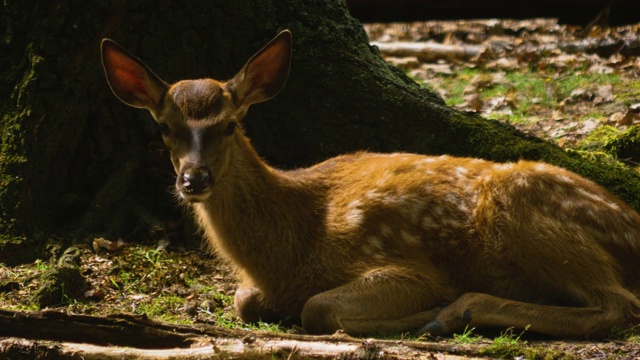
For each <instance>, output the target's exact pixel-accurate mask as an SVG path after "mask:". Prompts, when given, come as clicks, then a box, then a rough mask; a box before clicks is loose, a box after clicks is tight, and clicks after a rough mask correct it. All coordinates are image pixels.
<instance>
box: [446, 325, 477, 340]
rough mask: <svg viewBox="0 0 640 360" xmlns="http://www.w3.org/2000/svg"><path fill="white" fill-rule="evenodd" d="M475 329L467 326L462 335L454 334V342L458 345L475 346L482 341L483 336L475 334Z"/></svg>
mask: <svg viewBox="0 0 640 360" xmlns="http://www.w3.org/2000/svg"><path fill="white" fill-rule="evenodd" d="M475 329H476V328H469V326H468V325H467V326H465V327H464V331H463V332H462V334H453V341H454V342H455V343H458V344H473V343H476V342H478V341H480V340H482V339H483V338H482V336H480V335H476V334H474V333H473V331H474V330H475Z"/></svg>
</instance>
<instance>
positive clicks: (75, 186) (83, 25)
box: [0, 0, 640, 263]
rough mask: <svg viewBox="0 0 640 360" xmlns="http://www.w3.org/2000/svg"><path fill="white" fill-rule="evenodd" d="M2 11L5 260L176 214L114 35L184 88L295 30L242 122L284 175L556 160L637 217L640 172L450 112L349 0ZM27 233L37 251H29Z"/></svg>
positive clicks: (0, 167)
mask: <svg viewBox="0 0 640 360" xmlns="http://www.w3.org/2000/svg"><path fill="white" fill-rule="evenodd" d="M0 16H1V18H0V29H1V31H2V35H3V36H2V41H1V42H0V101H2V103H1V104H2V106H0V116H1V119H2V120H1V121H2V122H1V123H0V129H1V132H2V138H1V139H2V140H1V143H0V216H1V219H0V240H1V241H2V243H3V245H2V248H0V262H5V263H7V262H17V261H20V260H25V259H26V258H28V256H26V257H25V256H24V255H31V256H37V254H38V253H37V252H35V251H25V249H26V246H30V245H34V244H42V243H44V242H45V241H46V240H47V239H48V238H50V237H51V236H52V234H65V233H68V232H69V231H71V230H83V231H84V232H92V233H106V234H107V236H109V237H119V236H125V237H126V236H128V237H131V236H134V234H135V233H136V232H137V231H138V230H141V231H143V232H147V231H148V230H150V229H151V230H153V229H158V228H162V227H163V222H164V221H165V220H167V219H169V218H174V217H175V216H176V211H175V208H176V207H175V205H174V204H173V200H172V198H171V195H169V194H167V189H168V188H169V187H170V185H171V183H172V181H173V180H172V176H173V175H172V174H171V167H170V165H169V164H168V159H167V155H166V154H165V153H164V152H163V150H162V146H161V144H160V141H159V135H158V132H157V129H156V127H155V124H154V123H153V121H152V120H151V118H150V116H149V115H148V114H146V113H145V112H143V111H136V110H134V109H130V108H127V107H126V106H124V105H122V104H120V103H119V102H118V100H117V99H115V97H114V96H113V95H112V94H111V93H110V91H109V89H108V87H107V85H106V82H105V80H104V76H103V73H102V69H101V66H100V60H99V43H100V40H101V39H102V38H103V37H110V38H113V39H114V40H116V41H118V42H120V43H121V44H122V45H124V46H125V47H126V48H128V49H129V50H131V51H132V52H134V53H135V54H137V55H138V56H139V57H141V58H142V59H144V60H145V61H146V62H147V64H149V65H150V66H151V68H153V69H154V70H155V71H156V72H157V73H158V74H160V75H161V77H163V78H164V79H166V80H167V81H170V82H173V81H177V80H180V79H184V78H199V77H214V78H218V79H225V78H229V77H230V76H232V75H233V74H234V73H235V72H236V71H237V70H238V69H239V68H240V67H241V66H242V65H243V64H244V62H245V61H246V60H247V58H248V57H249V56H250V55H251V54H252V53H253V52H255V51H256V50H257V49H259V48H260V47H261V46H262V45H263V44H264V43H265V42H266V41H268V40H269V39H270V38H271V37H272V36H273V35H275V34H276V33H277V32H278V31H279V30H281V29H284V28H288V29H291V31H292V32H293V35H294V56H293V66H292V70H291V76H290V78H289V82H288V84H287V85H286V87H285V90H284V91H283V92H282V93H281V94H280V95H278V97H277V98H276V99H274V100H271V101H270V102H267V103H264V104H260V105H257V106H254V107H253V108H252V109H251V111H250V114H249V116H248V117H247V119H246V127H247V131H248V134H249V136H250V137H251V138H252V139H253V142H254V144H255V145H256V148H257V150H258V152H259V153H260V154H261V155H262V156H263V157H264V158H265V159H266V160H267V161H269V162H270V163H271V164H273V165H275V166H279V167H283V168H292V167H298V166H304V165H309V164H312V163H314V162H317V161H319V160H322V159H325V158H327V157H330V156H333V155H337V154H340V153H345V152H352V151H355V150H359V149H366V150H372V151H410V152H418V153H425V154H442V153H448V154H452V155H458V156H475V157H482V158H487V159H492V160H498V161H508V160H517V159H519V158H528V159H537V160H543V161H548V162H550V163H555V164H558V165H561V166H564V167H567V168H569V169H571V170H574V171H576V172H578V173H581V174H583V175H585V176H587V177H589V178H592V179H594V180H595V181H597V182H599V183H601V184H603V185H604V186H606V187H608V188H609V189H610V190H611V191H613V192H614V193H616V194H617V195H618V196H620V197H621V198H623V199H624V200H626V201H628V202H630V203H631V205H632V206H634V207H635V208H636V209H640V196H637V195H638V194H640V177H638V176H637V175H636V174H635V173H634V172H632V171H628V170H625V169H623V168H620V167H618V166H616V165H608V164H599V163H593V162H590V161H586V160H583V159H581V158H578V157H576V156H572V155H569V154H567V153H566V152H564V151H562V150H561V149H559V148H557V147H555V146H553V145H550V144H548V143H546V142H543V141H541V140H538V139H536V138H533V137H529V136H525V135H522V134H520V133H518V132H516V131H515V130H513V129H512V128H511V127H509V126H506V125H501V124H499V123H497V122H493V121H486V120H484V119H481V118H479V117H477V116H474V115H470V114H465V113H460V112H457V111H455V110H453V109H450V108H447V107H446V106H445V105H444V103H443V102H442V101H441V100H440V99H439V98H438V97H436V96H435V95H433V94H432V93H430V92H428V91H426V90H424V89H422V88H420V86H418V85H416V84H415V83H413V81H411V80H410V79H408V78H407V77H406V76H405V75H404V74H403V73H402V72H400V71H398V70H397V69H395V68H392V67H390V66H388V65H387V64H386V63H385V62H384V61H383V60H382V59H381V58H380V57H379V55H378V53H377V51H376V49H375V48H372V47H370V46H369V45H368V42H367V38H366V35H365V33H364V30H363V29H362V26H361V25H360V24H359V23H358V22H357V21H355V20H354V19H352V18H351V17H350V16H349V15H348V12H347V8H346V6H345V4H344V1H338V0H330V1H327V0H264V1H258V2H256V1H250V0H207V1H204V0H202V1H191V2H189V3H188V4H185V3H182V2H174V1H168V0H165V1H155V0H154V1H150V0H147V1H133V2H125V1H114V2H104V1H40V2H31V1H20V0H10V1H5V2H4V5H3V9H2V13H1V15H0ZM25 239H26V242H25Z"/></svg>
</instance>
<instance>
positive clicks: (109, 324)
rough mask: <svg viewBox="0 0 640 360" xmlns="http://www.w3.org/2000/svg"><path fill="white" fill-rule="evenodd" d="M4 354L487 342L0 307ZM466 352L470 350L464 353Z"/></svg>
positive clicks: (218, 353) (429, 351)
mask: <svg viewBox="0 0 640 360" xmlns="http://www.w3.org/2000/svg"><path fill="white" fill-rule="evenodd" d="M0 337H5V338H4V339H2V340H0V354H1V355H3V356H8V357H9V358H12V359H19V358H33V356H35V355H37V357H42V358H45V357H54V358H63V359H72V358H73V359H76V358H83V359H131V358H136V359H169V358H171V359H204V358H212V357H214V358H217V357H224V358H228V357H233V358H251V359H260V358H269V359H271V358H274V357H275V358H295V359H333V358H336V357H340V358H345V359H352V358H368V359H376V358H385V359H406V358H413V359H415V358H418V359H420V358H433V356H435V355H437V354H447V359H461V358H465V359H469V357H468V356H472V355H473V354H474V353H477V351H478V350H480V349H481V348H482V346H483V345H476V346H462V345H454V344H445V343H434V342H415V341H394V340H374V339H366V340H365V339H358V338H352V337H349V336H347V335H342V334H336V335H332V336H309V335H298V334H285V333H271V332H262V331H248V330H235V329H223V328H220V327H216V326H211V325H206V324H198V325H193V326H187V325H179V324H169V323H163V322H157V321H152V320H149V319H148V318H146V317H145V316H138V315H126V314H121V315H115V316H109V317H95V316H86V315H69V314H65V313H61V312H56V311H41V312H17V311H10V310H0ZM465 355H466V356H465Z"/></svg>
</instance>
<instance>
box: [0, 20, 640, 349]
mask: <svg viewBox="0 0 640 360" xmlns="http://www.w3.org/2000/svg"><path fill="white" fill-rule="evenodd" d="M366 30H367V32H368V33H369V35H370V37H371V40H372V41H386V42H390V41H404V42H427V41H431V42H437V43H442V44H450V45H474V46H480V47H481V53H480V55H479V56H476V57H474V58H456V57H444V58H441V59H436V60H433V61H422V60H420V59H418V58H417V59H415V60H414V59H408V60H407V59H406V58H407V57H405V59H404V60H403V59H402V58H395V59H390V60H389V61H391V62H396V63H398V64H400V66H403V67H406V69H407V72H408V74H409V75H410V76H413V77H414V78H415V79H417V80H419V81H422V82H424V83H425V84H426V86H429V87H430V88H432V89H434V91H438V92H439V93H440V94H441V96H443V98H445V100H447V99H450V98H451V93H450V90H448V88H447V85H446V84H445V82H446V81H447V79H448V78H453V77H459V76H460V75H457V74H460V73H461V72H462V71H463V70H464V69H469V68H471V69H475V68H480V67H481V68H483V69H486V70H487V73H488V74H489V75H488V77H487V78H486V79H485V80H483V79H482V78H479V79H478V78H469V79H467V80H468V83H469V85H468V86H467V88H466V89H465V91H464V93H463V98H462V101H459V102H458V103H457V104H454V105H453V106H456V107H457V108H459V109H461V110H465V111H478V112H481V113H483V115H485V116H494V117H496V114H497V118H500V117H501V115H506V114H512V113H513V111H514V110H515V109H517V108H518V104H522V103H523V102H525V101H527V103H532V104H533V105H534V106H529V109H530V111H529V112H528V113H527V114H526V116H524V118H525V119H524V121H519V122H513V121H511V120H504V121H510V122H512V123H513V124H514V126H517V127H518V128H520V129H521V130H523V131H528V132H532V133H534V134H535V135H537V136H540V137H543V138H546V139H549V140H550V141H554V142H556V143H558V144H559V145H562V146H576V145H577V144H579V143H580V142H581V141H582V140H583V139H585V138H586V137H587V136H588V135H589V134H590V133H591V132H593V131H594V130H595V129H597V128H598V127H601V126H604V125H609V126H611V127H613V128H616V129H619V130H624V129H626V128H628V127H629V126H631V125H632V124H634V123H636V122H638V121H640V119H638V118H637V116H636V115H637V111H636V110H635V109H636V104H637V103H640V98H638V94H639V93H640V92H638V90H637V89H636V88H635V87H633V86H628V87H625V86H620V85H616V86H613V87H606V86H605V85H602V86H604V87H603V88H600V87H588V86H585V87H583V88H581V87H578V88H576V89H571V91H569V93H568V95H567V96H566V97H562V98H559V99H558V101H557V104H555V105H553V106H542V105H540V106H535V104H536V100H535V99H534V100H533V101H530V100H526V99H522V98H519V97H518V94H514V93H508V92H507V93H505V94H498V95H493V97H489V98H487V97H478V94H479V93H480V92H482V90H483V89H485V88H486V87H487V86H489V87H491V86H495V85H496V84H500V82H501V81H503V82H504V81H505V80H504V79H503V77H501V75H496V74H503V73H505V72H510V71H516V70H517V69H518V68H519V67H527V68H528V69H529V71H531V64H532V62H534V63H535V64H537V65H536V67H535V68H537V69H539V71H540V72H543V73H545V74H549V77H550V78H551V79H553V74H554V73H555V74H566V73H568V72H576V71H582V72H585V73H588V72H601V73H603V74H611V73H615V74H617V75H619V76H620V77H621V79H622V83H628V84H635V82H636V81H637V80H638V77H639V75H640V64H639V61H638V58H637V57H636V56H635V55H633V54H631V53H629V54H627V55H625V54H623V53H622V51H621V49H622V47H620V46H618V48H617V49H618V50H617V51H616V50H615V49H613V50H612V49H611V46H605V45H606V44H611V43H614V44H624V43H625V41H626V40H625V39H630V38H632V37H634V36H637V34H639V33H640V27H638V26H627V27H623V28H619V29H603V28H594V29H591V30H590V32H588V33H587V34H579V32H580V29H579V28H572V27H566V26H561V25H558V24H556V23H555V22H554V21H552V20H535V21H520V22H513V21H496V20H491V21H480V22H469V21H466V22H429V23H412V24H385V25H381V24H372V25H367V26H366ZM609 40H610V41H609ZM580 43H591V44H594V45H593V46H592V47H590V48H589V49H590V50H588V51H583V52H579V51H576V52H571V51H569V50H567V49H568V47H564V48H563V47H561V46H560V44H580ZM545 44H547V45H549V44H551V45H554V47H553V48H552V47H551V45H549V47H548V48H545V46H546V45H545ZM489 45H490V46H489ZM627 49H631V50H633V47H632V46H628V47H627ZM631 50H629V51H631ZM598 52H601V53H602V54H601V55H598ZM407 64H409V65H407ZM474 81H475V82H474ZM552 81H553V80H552ZM507 88H508V87H507ZM624 91H626V92H627V93H624V94H623V92H624ZM494 98H497V99H494ZM491 99H494V100H491ZM505 117H506V116H505ZM577 119H581V120H577ZM590 119H591V120H590ZM111 240H113V242H109V241H108V240H100V239H98V240H97V241H96V239H88V240H87V241H86V242H85V243H82V244H79V245H78V249H79V257H78V258H77V262H78V263H79V268H80V273H81V275H82V277H83V278H84V282H83V283H81V284H80V285H79V286H77V287H74V288H67V289H62V291H61V293H60V295H59V296H58V297H57V298H55V299H54V300H49V302H48V303H46V304H45V303H42V302H41V300H38V298H37V294H38V293H39V291H41V290H40V289H41V287H42V284H43V282H44V281H45V280H44V279H45V278H46V276H45V275H46V274H47V273H50V272H51V271H52V269H55V267H56V262H57V257H58V256H59V255H60V252H61V251H58V252H54V253H53V254H54V255H52V257H51V258H49V259H42V260H39V261H37V262H35V263H32V264H25V265H20V266H16V267H4V266H1V265H0V307H1V308H5V309H14V310H16V309H19V310H37V309H40V308H42V307H48V308H55V309H60V310H62V311H66V312H69V313H74V314H89V315H99V316H102V315H108V314H114V313H123V312H126V313H137V314H142V313H144V314H147V315H148V316H149V317H150V318H152V319H157V320H162V321H169V322H176V323H185V324H191V323H206V324H213V325H217V326H221V327H226V328H234V329H246V330H247V331H255V330H258V329H260V330H275V331H285V332H287V331H290V329H288V328H283V327H278V326H271V325H267V324H263V325H260V326H257V327H256V326H253V327H249V326H246V325H244V324H242V323H241V322H240V321H239V319H238V318H237V316H236V314H235V312H234V311H233V309H232V301H233V300H232V297H233V294H234V291H235V286H236V283H235V280H234V277H233V275H232V274H231V272H230V271H229V268H228V267H227V266H226V265H225V264H222V263H220V261H218V260H217V259H216V258H215V257H214V256H212V255H210V254H208V253H207V252H206V251H204V250H186V249H184V248H183V247H181V245H180V244H179V241H174V242H173V243H171V244H168V245H167V244H162V245H161V246H159V245H158V244H157V243H154V242H151V241H147V242H145V241H143V242H142V243H132V242H120V243H118V242H116V241H115V240H117V239H111ZM613 337H615V338H616V340H608V341H602V342H573V341H557V340H551V339H540V338H537V337H535V336H530V334H526V333H525V335H524V336H523V337H522V338H521V339H520V340H519V341H518V346H520V347H521V349H533V350H531V351H525V350H521V351H520V352H512V353H509V355H505V356H506V357H511V358H525V357H526V358H578V359H631V358H640V338H639V337H638V336H630V337H629V336H626V337H625V336H621V335H619V334H618V335H616V334H613ZM493 338H494V336H493V335H486V336H485V337H482V338H476V339H475V340H472V342H471V344H470V345H469V346H473V345H474V344H477V345H478V346H479V347H481V346H483V345H487V344H490V343H491V342H492V340H491V339H493ZM422 341H431V342H438V343H443V344H451V343H453V344H455V343H456V341H461V340H456V339H442V338H435V339H422ZM382 355H383V354H382ZM382 355H381V356H382ZM409 355H410V354H407V356H409ZM440 355H442V357H440ZM440 355H438V356H435V355H434V356H433V358H445V355H443V354H440ZM493 355H494V356H497V354H493Z"/></svg>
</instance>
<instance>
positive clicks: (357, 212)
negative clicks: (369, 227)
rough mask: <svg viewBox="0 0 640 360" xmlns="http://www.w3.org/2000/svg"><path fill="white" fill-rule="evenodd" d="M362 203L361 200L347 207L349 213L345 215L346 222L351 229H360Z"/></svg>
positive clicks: (354, 201)
mask: <svg viewBox="0 0 640 360" xmlns="http://www.w3.org/2000/svg"><path fill="white" fill-rule="evenodd" d="M361 205H362V202H361V201H360V200H353V201H352V202H350V203H349V205H347V209H348V210H347V212H346V214H345V220H346V221H347V224H348V225H349V226H351V227H358V226H360V224H361V223H362V218H363V214H362V209H361V208H360V206H361Z"/></svg>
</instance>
